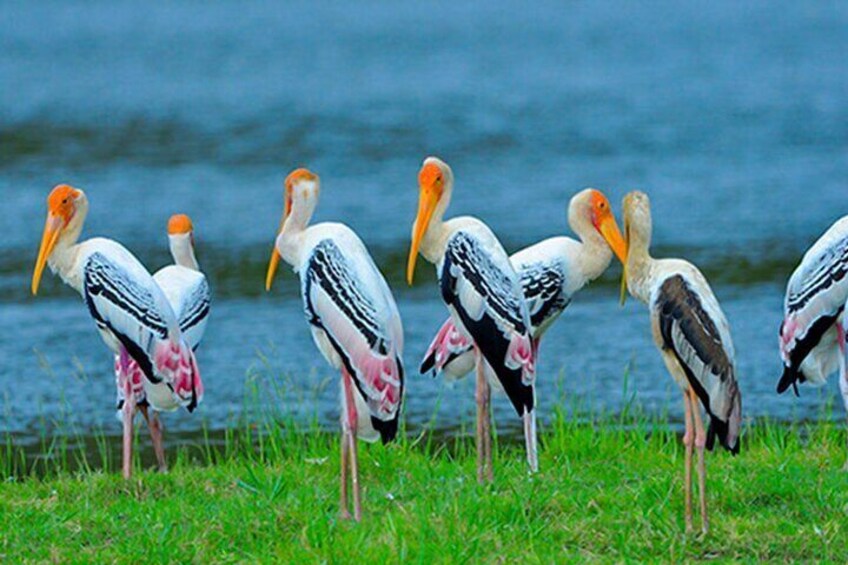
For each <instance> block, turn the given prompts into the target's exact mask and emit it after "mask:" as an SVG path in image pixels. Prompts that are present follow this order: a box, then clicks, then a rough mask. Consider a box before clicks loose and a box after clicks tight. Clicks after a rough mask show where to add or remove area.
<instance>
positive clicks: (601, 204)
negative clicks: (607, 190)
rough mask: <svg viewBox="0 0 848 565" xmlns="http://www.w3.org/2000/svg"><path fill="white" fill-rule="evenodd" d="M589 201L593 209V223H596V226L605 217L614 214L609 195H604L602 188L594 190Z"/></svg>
mask: <svg viewBox="0 0 848 565" xmlns="http://www.w3.org/2000/svg"><path fill="white" fill-rule="evenodd" d="M589 203H590V205H591V210H592V224H594V226H595V227H598V226H599V225H600V223H601V221H602V220H603V219H604V218H608V217H609V216H610V215H612V208H611V207H610V203H609V200H607V197H606V196H604V193H603V192H601V191H600V190H594V189H593V190H592V194H591V196H590V197H589Z"/></svg>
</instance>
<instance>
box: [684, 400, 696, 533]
mask: <svg viewBox="0 0 848 565" xmlns="http://www.w3.org/2000/svg"><path fill="white" fill-rule="evenodd" d="M683 418H684V422H685V424H686V432H685V433H684V434H683V445H684V446H685V448H686V459H685V465H686V467H685V471H684V474H683V489H684V492H685V495H684V496H685V501H686V514H685V517H684V519H685V521H686V531H687V532H691V531H692V530H693V529H694V527H693V526H692V446H693V445H694V443H695V431H694V430H693V429H692V428H693V427H694V424H693V422H692V404H691V402H690V400H689V391H688V390H687V391H686V392H684V393H683Z"/></svg>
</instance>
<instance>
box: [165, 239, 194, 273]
mask: <svg viewBox="0 0 848 565" xmlns="http://www.w3.org/2000/svg"><path fill="white" fill-rule="evenodd" d="M168 246H169V247H170V248H171V256H172V257H173V258H174V263H175V264H176V265H179V266H181V267H185V268H186V269H192V270H194V271H199V270H200V265H199V264H198V263H197V258H196V257H195V256H194V244H193V243H192V239H191V233H176V234H168Z"/></svg>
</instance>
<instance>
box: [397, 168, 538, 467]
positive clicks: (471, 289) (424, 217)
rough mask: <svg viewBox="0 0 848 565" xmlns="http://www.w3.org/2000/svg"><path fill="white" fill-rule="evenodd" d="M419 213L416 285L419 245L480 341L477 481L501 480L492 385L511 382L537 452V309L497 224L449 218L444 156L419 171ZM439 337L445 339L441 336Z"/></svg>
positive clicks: (411, 267)
mask: <svg viewBox="0 0 848 565" xmlns="http://www.w3.org/2000/svg"><path fill="white" fill-rule="evenodd" d="M418 184H419V189H420V196H419V204H418V215H417V217H416V218H415V223H414V225H413V228H412V245H411V248H410V251H409V262H408V264H407V273H406V276H407V281H408V282H409V284H412V279H413V275H414V273H415V262H416V260H417V258H418V252H419V251H420V252H421V254H422V255H423V256H424V258H425V259H427V260H428V261H429V262H431V263H433V264H434V265H436V271H437V274H438V277H439V286H440V289H441V295H442V300H444V302H445V304H446V305H447V307H448V310H449V311H450V314H451V320H452V321H453V324H454V326H455V327H456V328H457V329H458V330H459V332H460V335H461V336H462V337H464V338H465V339H466V340H467V341H468V342H469V343H472V344H473V347H474V363H475V365H476V369H477V394H476V397H477V398H476V400H477V480H478V481H479V482H481V483H482V482H484V481H485V480H489V481H492V480H493V474H494V473H493V469H492V438H491V430H490V421H491V420H490V416H489V407H490V390H489V383H490V381H491V382H494V383H495V384H496V385H498V386H500V387H502V388H503V390H504V391H505V392H506V394H507V396H508V397H509V400H510V401H511V402H512V405H513V407H514V408H515V411H516V412H517V413H518V415H519V417H521V418H522V419H523V422H524V440H525V447H526V450H527V462H528V464H529V466H530V470H531V471H533V472H535V471H536V470H538V465H539V464H538V458H537V451H536V411H535V408H536V392H535V377H536V372H535V368H534V365H535V351H534V348H533V344H532V341H531V333H530V332H531V327H532V326H531V325H530V312H529V310H528V308H527V303H526V302H525V301H524V295H523V293H522V290H521V281H520V280H519V278H518V275H517V274H516V272H515V270H514V269H513V267H512V265H511V264H510V262H509V257H508V256H507V254H506V251H504V249H503V247H502V246H501V244H500V242H499V241H498V239H497V237H495V234H494V233H492V230H490V229H489V227H488V226H487V225H486V224H484V223H483V222H481V221H480V220H478V219H477V218H472V217H468V216H462V217H459V218H453V219H451V220H448V221H445V220H444V219H443V216H444V213H445V210H447V207H448V205H449V204H450V198H451V192H452V190H453V172H452V171H451V169H450V167H449V166H448V165H447V164H446V163H444V162H443V161H441V160H439V159H437V158H436V157H428V158H427V159H425V160H424V164H423V166H422V167H421V171H420V172H419V174H418ZM437 339H438V338H437Z"/></svg>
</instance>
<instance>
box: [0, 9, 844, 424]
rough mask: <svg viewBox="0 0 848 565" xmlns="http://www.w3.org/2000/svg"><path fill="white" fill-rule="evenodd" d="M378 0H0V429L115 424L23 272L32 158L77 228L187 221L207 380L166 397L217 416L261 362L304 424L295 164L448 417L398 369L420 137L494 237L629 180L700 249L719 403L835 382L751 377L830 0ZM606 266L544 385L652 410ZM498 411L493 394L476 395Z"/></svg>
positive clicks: (776, 409)
mask: <svg viewBox="0 0 848 565" xmlns="http://www.w3.org/2000/svg"><path fill="white" fill-rule="evenodd" d="M396 4H397V3H383V2H374V3H358V4H357V5H356V7H353V6H348V5H346V4H343V3H332V2H326V3H323V2H308V3H302V4H297V5H293V6H287V7H282V6H280V7H277V8H271V7H267V6H266V7H260V6H259V5H245V4H243V3H237V2H231V3H230V2H220V3H215V4H214V5H209V4H207V3H201V2H169V3H167V4H163V5H144V6H142V5H141V4H134V3H127V2H86V3H82V4H76V3H74V4H69V3H64V2H55V3H53V2H20V3H15V2H12V3H7V4H4V17H3V18H2V19H0V80H1V81H2V85H3V88H0V193H2V195H3V212H4V213H3V214H0V233H2V238H0V316H2V320H3V323H2V325H0V399H2V400H0V402H2V403H3V411H2V412H3V416H2V418H3V420H2V422H3V428H5V429H6V430H11V431H14V432H18V433H22V434H25V435H26V434H34V433H36V432H35V430H38V429H40V427H42V426H43V422H44V420H47V421H50V420H51V419H54V418H57V417H58V415H59V414H64V413H65V412H64V411H67V410H69V409H70V410H72V419H73V421H74V422H76V423H77V424H78V425H79V426H80V427H81V429H88V428H97V427H100V426H102V427H105V428H107V429H111V428H110V427H111V426H117V424H116V423H113V420H112V415H111V407H112V402H113V394H114V393H113V384H112V376H111V374H110V369H111V362H110V358H109V355H108V354H107V352H106V349H105V348H104V346H103V344H102V343H101V342H100V339H99V338H98V336H97V335H96V332H95V330H94V327H93V324H92V322H91V320H90V319H89V318H88V315H87V313H86V311H85V308H84V307H83V305H82V304H81V301H80V299H79V297H78V296H76V295H75V294H74V293H73V291H71V290H70V289H68V288H67V287H64V286H63V285H62V284H61V283H60V282H59V281H58V280H57V279H56V278H54V277H52V276H50V275H48V276H46V277H45V280H44V283H43V291H42V293H41V294H40V295H39V296H38V298H32V297H30V296H29V294H28V288H29V278H30V275H31V269H32V264H33V261H34V257H35V253H36V249H37V245H38V241H39V237H40V230H41V227H42V225H43V218H44V213H45V205H44V198H45V196H46V194H47V192H48V191H49V189H50V188H51V187H52V186H53V185H54V184H57V183H58V182H69V183H72V184H75V185H77V186H80V187H82V188H85V189H86V191H87V193H88V195H89V199H90V202H91V210H90V214H89V220H88V222H87V226H86V232H85V233H86V234H87V235H94V234H98V235H107V236H109V237H113V238H115V239H118V240H120V241H122V242H123V243H125V244H126V245H127V246H128V247H130V248H131V249H132V250H133V251H135V252H136V253H137V254H138V255H139V256H140V257H141V258H142V260H143V261H144V262H145V263H146V264H147V265H149V266H150V267H151V269H154V268H158V267H159V266H161V265H163V264H165V263H166V262H167V261H168V255H167V251H166V247H165V244H166V241H165V236H164V227H165V222H166V220H167V217H168V216H169V214H171V213H173V212H176V211H184V212H188V213H189V214H190V215H192V217H193V218H194V220H195V225H196V228H197V240H198V245H199V249H198V253H199V258H200V261H201V263H202V265H203V266H204V268H205V269H206V270H207V271H208V273H209V275H210V278H211V283H212V285H213V288H214V292H215V303H214V310H213V318H212V320H211V323H210V325H209V329H208V333H207V337H206V340H205V341H204V343H203V346H202V349H201V350H200V362H201V366H202V370H203V375H204V379H205V381H206V385H207V396H206V399H205V402H204V405H203V407H202V410H201V411H200V417H196V416H188V415H184V414H179V415H173V416H168V422H169V425H171V426H172V427H176V428H179V429H183V430H185V431H190V430H192V429H197V428H198V427H199V426H200V422H201V420H202V419H205V420H206V421H207V422H208V423H209V424H210V425H211V426H213V427H218V426H224V425H227V424H228V423H229V422H231V421H232V419H233V418H234V417H236V416H237V415H238V413H239V411H240V410H241V408H242V399H243V396H244V390H245V383H246V381H251V382H256V383H258V386H260V387H270V386H271V384H270V383H269V381H270V380H274V381H277V380H281V381H283V382H288V383H289V384H290V385H291V386H293V387H295V388H299V389H301V390H310V391H311V390H316V389H317V390H318V392H316V393H315V394H313V395H312V397H311V398H314V399H315V402H316V404H314V405H311V404H310V406H312V408H313V409H314V411H317V412H318V414H319V415H320V417H321V418H322V420H323V421H324V422H325V423H327V424H328V425H329V424H331V423H332V422H333V421H334V419H335V418H336V414H337V408H336V396H337V395H336V390H337V389H336V388H335V386H336V385H335V381H333V380H332V379H333V378H334V377H333V375H331V374H330V372H329V370H328V369H327V367H326V364H325V363H324V361H323V359H321V358H320V357H319V355H318V354H317V352H316V350H315V349H314V347H313V345H312V342H311V339H310V336H309V333H308V330H307V327H306V325H305V323H304V320H303V316H302V312H301V306H300V301H299V297H298V294H297V285H296V283H295V281H294V278H293V275H291V273H286V274H285V275H284V276H283V277H281V278H280V279H279V280H278V283H277V287H276V288H275V290H274V292H273V293H272V294H271V295H265V294H263V292H262V282H263V275H264V268H265V262H266V261H267V258H268V253H269V250H270V246H271V241H272V237H273V235H274V231H275V228H276V226H277V225H278V221H279V215H280V212H281V209H282V198H281V184H282V179H283V178H284V176H285V174H286V173H287V172H288V171H289V170H290V169H291V168H293V167H295V166H299V165H307V166H309V167H310V168H312V169H314V170H315V171H317V172H318V173H319V174H320V175H321V177H322V184H323V191H322V198H323V200H322V202H321V204H320V208H319V210H318V212H317V215H316V219H317V220H319V221H320V220H330V219H332V220H341V221H344V222H346V223H348V224H349V225H351V226H352V227H353V228H354V229H356V230H357V231H358V232H359V233H360V234H361V236H362V238H363V239H364V240H365V242H366V243H367V244H368V245H369V247H370V248H371V249H372V251H373V254H374V255H375V258H376V260H377V262H378V264H379V265H380V266H381V267H382V268H383V270H384V272H385V273H386V275H387V277H388V279H389V282H390V284H391V286H392V287H393V289H394V291H395V294H396V297H397V300H398V303H399V306H400V309H401V313H402V315H403V318H404V323H405V327H406V332H407V347H406V362H407V365H408V368H409V378H408V391H409V394H408V402H407V409H408V416H409V420H410V422H411V424H412V425H413V426H416V425H420V424H422V423H423V422H425V421H427V420H429V419H430V418H431V417H432V416H433V414H434V412H435V411H436V410H437V409H438V412H435V413H436V416H437V418H438V421H439V422H440V423H442V424H443V425H447V426H450V425H451V424H452V423H454V424H455V423H456V422H457V421H459V420H462V419H465V418H466V417H467V415H468V414H470V413H471V411H472V410H473V396H472V394H473V393H472V383H470V382H464V383H460V384H458V385H456V386H453V387H446V386H445V385H444V384H443V383H442V382H441V381H438V380H436V381H434V380H431V379H430V378H429V377H420V376H418V375H417V374H416V371H414V368H415V367H416V366H417V362H418V360H419V358H420V355H421V354H422V353H423V351H424V349H425V348H426V345H427V343H428V340H429V338H430V337H431V334H432V333H433V332H434V331H435V329H436V328H437V327H438V325H439V324H440V322H441V320H442V319H443V318H444V316H445V310H444V307H443V306H442V305H441V303H440V302H439V300H438V297H437V293H436V288H435V285H434V284H433V283H432V281H433V279H434V275H433V272H432V270H431V269H430V268H429V267H428V268H427V269H423V268H422V269H421V270H420V271H419V275H418V278H419V281H420V282H419V283H418V284H417V285H416V287H415V288H412V289H409V288H407V287H406V285H405V283H404V282H403V268H404V262H405V254H406V250H407V246H408V237H409V229H410V223H411V221H412V219H413V217H414V214H415V208H416V198H417V188H416V177H415V175H416V172H417V168H418V166H419V165H420V162H421V160H422V159H423V157H424V156H426V155H427V154H430V153H435V154H439V155H441V156H442V157H443V158H445V159H446V160H447V161H448V162H450V163H451V164H452V166H453V168H454V171H455V173H456V177H457V186H456V190H455V196H454V200H453V204H452V207H451V213H454V214H461V213H471V214H474V215H477V216H479V217H481V218H483V219H484V220H485V221H487V222H488V223H489V224H490V225H491V226H492V227H493V229H494V230H495V231H496V232H497V233H498V234H499V235H500V236H501V237H502V239H503V241H504V242H505V244H506V245H507V247H508V248H509V249H510V250H515V249H518V248H519V247H522V246H524V245H527V244H529V243H532V242H534V241H536V240H539V239H541V238H544V237H547V236H551V235H555V234H560V233H564V232H565V233H567V232H568V228H567V225H566V222H565V207H566V204H567V201H568V198H569V197H570V196H571V195H572V194H573V193H574V192H576V191H577V190H579V189H581V188H583V187H586V186H595V187H598V188H601V189H603V190H605V191H606V192H607V193H608V194H609V195H610V197H611V199H612V200H613V202H614V203H615V207H616V208H618V202H619V201H620V198H621V196H622V195H623V194H624V193H625V192H626V191H628V190H630V189H633V188H640V189H643V190H646V191H647V192H648V193H649V194H650V195H651V197H652V201H653V208H654V214H655V220H654V225H655V237H654V241H655V245H656V254H657V255H676V256H683V257H687V258H689V259H691V260H694V261H695V262H697V263H698V264H699V265H700V266H702V268H703V269H704V271H705V272H706V274H707V275H708V277H709V278H710V279H711V281H712V282H713V284H714V286H715V290H716V294H717V295H718V297H719V299H720V300H721V301H722V304H723V306H724V308H725V310H726V312H727V315H728V317H729V319H730V322H731V325H732V328H733V334H734V340H735V342H736V348H737V357H738V364H739V377H740V380H741V386H742V392H743V398H744V411H745V413H746V414H748V415H751V416H756V415H763V414H772V415H774V416H778V417H782V418H783V417H785V418H791V417H817V416H818V415H819V414H820V408H819V407H820V406H821V405H822V404H823V403H824V402H825V401H826V400H827V399H830V400H833V396H834V395H835V394H836V390H837V389H836V383H835V382H831V383H830V384H829V385H828V387H826V388H825V389H823V390H814V389H803V390H802V395H803V396H802V398H801V399H795V398H792V397H789V396H786V397H778V396H776V395H775V394H774V386H775V383H776V379H777V377H778V375H779V371H780V363H779V358H778V355H777V350H776V344H777V339H776V332H777V328H778V325H779V323H780V317H781V301H782V293H783V286H784V284H785V281H786V279H787V277H788V275H789V273H790V272H791V271H792V269H793V268H794V266H795V264H797V261H798V260H799V257H800V255H801V253H803V250H804V249H805V248H806V247H807V246H808V245H809V244H810V243H811V242H812V241H813V240H814V239H815V238H816V237H817V236H818V235H819V234H820V233H821V232H822V231H824V229H826V228H827V227H828V226H829V225H830V223H832V222H833V221H834V220H835V219H836V218H838V217H840V216H841V215H843V214H844V213H845V212H846V210H848V204H846V182H848V181H846V179H848V152H846V148H848V72H846V70H845V54H846V53H848V9H846V7H845V6H844V5H841V4H837V3H815V2H813V3H810V2H804V3H794V2H785V3H774V2H768V3H766V2H761V3H760V2H753V3H745V4H744V5H740V4H737V3H734V2H714V3H710V5H708V6H704V5H701V4H699V5H697V6H696V5H695V4H686V3H677V2H668V3H653V4H652V7H651V9H646V8H644V7H640V6H638V5H637V4H636V3H621V4H606V3H604V4H601V3H584V2H574V3H562V2H550V3H545V2H538V3H532V4H527V3H523V2H515V3H510V2H501V3H497V4H492V3H485V4H482V3H481V4H478V5H470V6H469V5H465V4H464V3H462V5H460V4H461V3H455V2H454V3H444V4H439V5H428V6H427V7H425V6H413V5H407V4H403V5H396ZM619 273H620V271H619V268H618V267H617V266H614V267H612V268H611V270H610V271H609V272H608V273H607V275H606V277H605V278H604V279H603V280H602V281H600V284H596V285H594V286H593V287H592V288H591V289H589V290H587V291H586V292H585V293H583V294H582V295H580V296H579V297H578V299H577V300H576V301H575V303H574V304H573V305H572V306H571V307H570V308H569V310H568V311H567V313H566V315H565V316H564V317H563V318H562V319H561V320H560V322H559V323H558V324H557V325H556V326H555V327H554V329H553V330H552V331H551V332H550V333H549V335H548V337H547V338H546V339H545V343H544V345H543V347H542V352H541V366H540V370H541V372H540V377H539V379H540V385H539V395H540V401H541V404H542V410H543V413H544V412H545V411H550V409H551V408H552V405H553V404H554V403H559V402H562V397H563V394H564V396H565V398H571V399H572V400H574V402H575V403H578V404H580V405H582V406H585V407H589V408H600V407H603V408H604V409H609V410H617V409H619V408H620V407H621V405H622V402H623V400H624V398H625V395H624V394H623V393H622V389H623V379H624V375H625V373H627V374H628V375H629V377H628V387H629V390H630V391H631V393H632V392H635V393H636V394H637V397H638V398H639V399H640V400H641V401H642V402H643V403H644V404H645V405H647V406H648V407H649V408H650V409H651V410H654V411H657V412H662V411H664V410H668V411H669V412H670V413H671V414H672V415H673V416H676V415H677V414H678V413H679V405H680V404H681V403H680V402H679V399H678V393H677V391H676V390H675V388H674V386H673V385H672V383H671V380H670V378H669V377H668V376H667V374H666V372H665V370H664V368H663V367H662V364H661V362H660V359H659V356H658V354H657V352H656V351H655V350H654V348H653V345H652V343H651V341H650V336H649V328H648V321H647V314H646V311H645V310H644V308H643V307H642V306H641V305H638V304H635V303H633V302H632V301H631V302H629V303H628V305H627V306H626V307H625V308H624V309H621V308H620V307H619V306H618V305H617V286H616V277H617V276H618V274H619ZM319 383H324V385H323V386H319ZM327 383H330V384H327ZM285 400H286V401H287V402H288V403H289V404H288V405H287V406H286V409H295V408H297V409H302V408H303V406H304V402H303V399H302V398H299V397H298V396H297V395H289V396H287V397H286V398H285ZM310 402H311V401H310ZM837 403H838V401H837ZM837 409H838V410H839V406H838V404H837ZM498 410H499V412H501V415H500V419H501V421H504V420H508V419H509V418H510V414H509V412H508V407H507V406H506V403H505V402H504V401H503V400H502V399H501V400H500V401H499V403H498ZM836 413H837V414H839V411H837V412H836Z"/></svg>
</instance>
